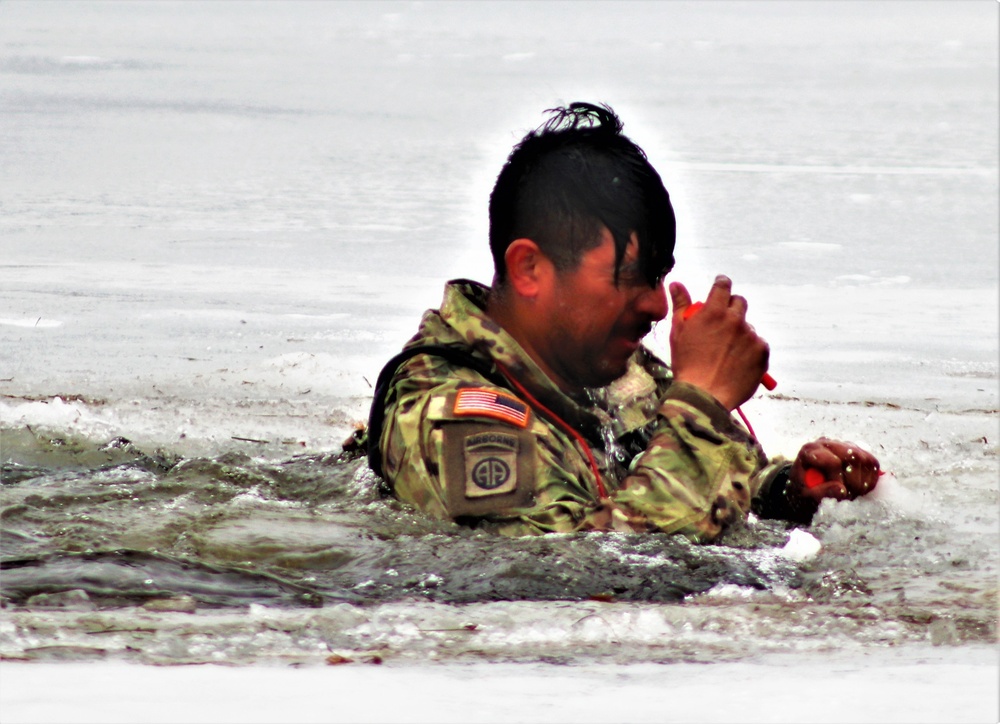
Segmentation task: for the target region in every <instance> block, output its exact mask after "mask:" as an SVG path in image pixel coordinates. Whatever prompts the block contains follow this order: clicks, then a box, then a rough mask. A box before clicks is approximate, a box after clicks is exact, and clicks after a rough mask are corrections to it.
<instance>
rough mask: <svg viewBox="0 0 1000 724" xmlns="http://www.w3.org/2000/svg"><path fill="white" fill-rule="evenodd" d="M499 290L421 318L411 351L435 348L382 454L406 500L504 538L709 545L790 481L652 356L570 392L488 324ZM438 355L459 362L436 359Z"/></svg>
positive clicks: (393, 387) (403, 377)
mask: <svg viewBox="0 0 1000 724" xmlns="http://www.w3.org/2000/svg"><path fill="white" fill-rule="evenodd" d="M488 292H489V290H488V289H487V288H486V287H484V286H482V285H481V284H478V283H476V282H471V281H466V280H456V281H452V282H449V283H448V284H447V286H446V288H445V295H444V301H443V303H442V305H441V309H440V310H428V311H427V312H426V313H425V314H424V316H423V318H422V320H421V322H420V328H419V331H418V332H417V334H416V335H415V336H414V337H413V338H412V339H411V340H410V341H409V342H408V343H407V344H406V346H405V347H404V350H407V349H411V348H414V347H419V348H422V349H429V350H431V351H430V352H427V353H424V352H418V353H416V354H415V356H413V357H411V358H409V359H407V360H406V361H404V362H402V364H400V365H399V367H398V368H397V370H396V372H395V374H394V375H393V376H392V378H391V381H390V382H389V383H388V387H387V390H388V392H387V394H386V396H385V408H384V411H385V418H384V423H383V425H382V430H381V435H380V437H378V438H377V439H378V450H377V452H379V453H380V454H381V469H382V475H383V477H384V478H385V480H386V481H387V483H388V485H389V487H390V488H391V489H392V490H393V491H394V494H395V495H396V496H397V497H398V498H399V499H400V500H403V501H405V502H408V503H410V504H412V505H414V506H416V507H417V508H419V509H420V510H422V511H424V512H425V513H427V514H429V515H432V516H435V517H438V518H451V519H454V520H456V521H457V522H459V523H468V524H471V525H476V526H483V527H487V528H491V529H494V530H496V531H497V532H499V533H502V534H506V535H527V534H540V533H549V532H572V531H581V530H625V531H663V532H666V533H679V534H683V535H686V536H688V537H689V538H691V539H692V540H696V541H710V540H712V539H714V538H715V537H716V536H718V535H719V533H720V532H721V531H722V530H723V529H724V528H725V527H726V526H727V525H728V524H730V523H732V522H735V521H737V520H739V519H742V518H745V516H746V515H747V514H748V512H749V511H750V509H751V499H753V498H755V497H756V498H758V501H759V499H762V498H764V497H766V493H767V490H768V487H769V486H770V484H771V482H772V481H774V480H775V479H776V478H778V477H779V476H780V475H781V474H782V473H783V472H784V471H785V470H787V467H788V463H787V462H786V461H783V460H776V461H774V462H769V461H768V460H767V458H766V457H765V455H764V453H763V451H762V449H761V447H760V445H759V444H758V443H757V441H756V440H755V439H753V438H752V437H751V436H750V434H749V433H748V432H747V430H746V429H745V428H744V427H743V426H742V425H740V424H739V423H738V422H737V421H736V420H735V419H734V418H733V417H732V415H730V413H729V411H728V410H726V409H725V408H724V407H722V405H720V404H719V403H718V402H717V401H716V400H715V399H714V398H713V397H711V396H710V395H708V394H707V393H705V392H703V391H701V390H699V389H698V388H696V387H694V386H691V385H688V384H685V383H682V382H674V381H673V379H672V377H671V373H670V370H669V369H668V367H667V366H666V365H665V364H664V363H663V362H661V361H660V360H659V359H657V358H656V357H655V356H654V355H653V354H652V353H650V352H648V351H647V350H646V349H645V348H640V350H639V351H637V352H636V354H635V355H634V356H633V358H632V359H631V360H630V363H629V369H628V372H627V373H626V374H625V375H624V376H623V377H621V378H620V379H618V380H616V381H615V382H614V383H612V384H611V385H610V386H608V387H606V388H601V389H594V390H588V391H587V392H586V393H585V394H582V395H580V396H579V397H572V396H569V395H567V394H565V393H564V392H562V391H561V390H560V389H559V388H557V387H556V386H555V384H554V383H553V382H552V381H551V380H550V379H549V378H548V377H547V376H546V375H545V374H544V373H543V372H542V371H541V370H540V369H539V368H538V367H537V365H535V363H534V362H533V361H532V360H531V359H530V358H529V357H528V355H527V354H526V353H525V352H524V351H523V350H522V349H521V347H520V346H519V345H518V343H517V342H516V341H515V340H514V339H513V338H512V337H511V336H510V335H508V334H507V333H506V332H505V331H504V330H503V329H502V328H500V326H499V325H497V324H496V323H495V322H494V321H493V320H491V319H490V318H489V317H487V316H486V314H485V312H484V310H485V308H486V300H487V294H488ZM440 346H445V347H447V348H449V350H455V351H456V354H455V355H448V356H450V357H452V359H446V358H445V357H446V356H445V355H442V354H435V353H434V352H433V349H434V348H435V347H438V348H439V347H440ZM463 356H465V357H468V356H471V357H472V358H473V359H474V360H475V362H476V364H475V365H472V364H465V363H462V361H461V359H462V358H463ZM473 367H478V368H479V371H477V369H474V368H473ZM387 374H391V370H390V372H389V373H387ZM376 404H377V403H376ZM370 434H372V435H378V431H377V430H370ZM372 442H373V443H374V439H373V441H372ZM598 477H599V478H600V483H598ZM601 486H603V488H604V492H605V497H602V496H601V494H600V493H601ZM756 502H757V501H755V504H756Z"/></svg>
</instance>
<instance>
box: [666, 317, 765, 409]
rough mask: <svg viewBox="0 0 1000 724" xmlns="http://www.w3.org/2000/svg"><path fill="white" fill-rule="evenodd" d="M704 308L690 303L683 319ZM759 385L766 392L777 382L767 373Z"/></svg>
mask: <svg viewBox="0 0 1000 724" xmlns="http://www.w3.org/2000/svg"><path fill="white" fill-rule="evenodd" d="M704 306H705V303H704V302H692V303H691V305H690V306H689V307H688V308H687V309H685V310H684V317H683V318H684V319H690V318H691V317H692V316H693V315H694V314H695V313H696V312H697V311H698V310H699V309H701V308H702V307H704ZM760 383H761V384H762V385H764V387H765V388H766V389H767V390H769V391H770V390H773V389H774V388H775V387H777V386H778V382H777V381H776V380H775V379H774V378H773V377H771V375H769V374H768V373H767V372H765V373H764V376H763V377H761V378H760Z"/></svg>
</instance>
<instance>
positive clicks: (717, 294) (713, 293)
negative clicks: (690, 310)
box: [705, 274, 733, 309]
mask: <svg viewBox="0 0 1000 724" xmlns="http://www.w3.org/2000/svg"><path fill="white" fill-rule="evenodd" d="M732 290H733V281H732V279H730V278H729V277H727V276H726V275H725V274H719V275H718V276H717V277H715V282H714V283H713V284H712V288H711V289H710V290H709V291H708V296H707V297H706V298H705V304H710V305H713V306H716V307H718V308H720V309H725V308H726V307H728V306H729V297H730V296H731V295H732Z"/></svg>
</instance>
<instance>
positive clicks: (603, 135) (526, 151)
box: [490, 103, 677, 285]
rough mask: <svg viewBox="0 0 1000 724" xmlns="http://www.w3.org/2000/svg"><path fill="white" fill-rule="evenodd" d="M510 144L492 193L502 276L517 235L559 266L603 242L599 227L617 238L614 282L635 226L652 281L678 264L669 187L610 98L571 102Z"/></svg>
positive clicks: (496, 258) (494, 248)
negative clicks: (609, 102) (624, 130)
mask: <svg viewBox="0 0 1000 724" xmlns="http://www.w3.org/2000/svg"><path fill="white" fill-rule="evenodd" d="M546 113H552V114H554V115H553V116H552V117H551V118H550V119H549V120H548V121H547V122H546V123H545V124H543V125H542V126H541V127H539V128H538V129H536V130H534V131H532V132H531V133H529V134H528V135H527V136H525V137H524V138H523V139H522V140H521V142H520V143H518V144H517V145H516V146H515V147H514V150H513V151H511V154H510V156H509V157H508V158H507V163H506V164H504V167H503V169H502V170H501V171H500V175H499V176H498V177H497V181H496V184H495V185H494V187H493V193H492V194H490V251H491V252H492V254H493V264H494V267H495V269H496V278H497V281H498V282H501V283H502V282H503V281H504V279H505V277H506V273H507V269H506V263H505V261H504V254H505V253H506V251H507V247H508V246H509V245H510V243H511V242H512V241H514V240H515V239H520V238H528V239H531V240H532V241H534V242H535V243H536V244H538V246H539V248H540V249H541V250H542V252H543V253H544V254H545V255H546V256H547V257H548V258H549V259H551V260H552V263H553V264H554V265H555V267H556V269H558V270H559V271H566V270H571V269H574V268H575V267H576V266H577V264H579V262H580V259H581V257H582V255H583V253H584V252H586V251H588V250H590V249H593V248H594V247H596V246H598V245H599V244H600V240H601V227H602V226H604V227H607V228H608V230H609V231H610V232H611V235H612V236H613V237H614V240H615V283H616V284H617V283H618V272H619V269H620V267H621V263H622V258H623V257H624V255H625V249H626V247H627V246H628V243H629V240H630V238H631V235H632V233H633V232H635V234H636V236H637V237H638V242H639V264H640V269H641V271H642V274H643V275H644V276H645V277H646V279H647V281H648V282H649V283H650V285H654V284H656V283H658V282H659V281H660V280H661V279H662V277H663V276H664V274H666V273H667V272H668V271H670V269H671V268H673V265H674V256H673V254H674V242H675V240H676V235H677V226H676V221H675V219H674V210H673V207H672V206H671V204H670V195H669V194H668V193H667V190H666V189H665V188H664V186H663V181H662V180H661V179H660V175H659V174H658V173H657V172H656V169H654V168H653V167H652V165H651V164H650V163H649V161H648V160H647V158H646V154H645V152H643V150H642V149H641V148H639V147H638V146H637V145H636V144H635V143H633V142H632V141H631V140H630V139H629V138H628V137H626V136H624V135H623V134H622V122H621V121H620V120H619V119H618V116H616V115H615V113H614V111H612V110H611V108H609V107H608V106H606V105H600V106H596V105H593V104H590V103H571V104H570V105H569V106H568V107H565V108H554V109H549V110H548V111H546Z"/></svg>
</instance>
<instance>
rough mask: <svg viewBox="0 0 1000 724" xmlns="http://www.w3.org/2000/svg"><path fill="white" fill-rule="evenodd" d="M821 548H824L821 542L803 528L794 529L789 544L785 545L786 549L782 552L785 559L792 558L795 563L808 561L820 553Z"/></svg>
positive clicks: (789, 537)
mask: <svg viewBox="0 0 1000 724" xmlns="http://www.w3.org/2000/svg"><path fill="white" fill-rule="evenodd" d="M820 548H822V546H821V545H820V542H819V541H818V540H817V539H816V537H815V536H813V534H812V533H808V532H806V531H804V530H802V529H801V528H794V529H793V530H792V532H791V534H790V535H789V536H788V542H787V543H785V547H784V548H782V549H781V551H780V552H781V554H782V555H783V556H785V558H790V559H791V560H793V561H806V560H809V559H810V558H813V557H814V556H815V555H816V554H817V553H819V551H820Z"/></svg>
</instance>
